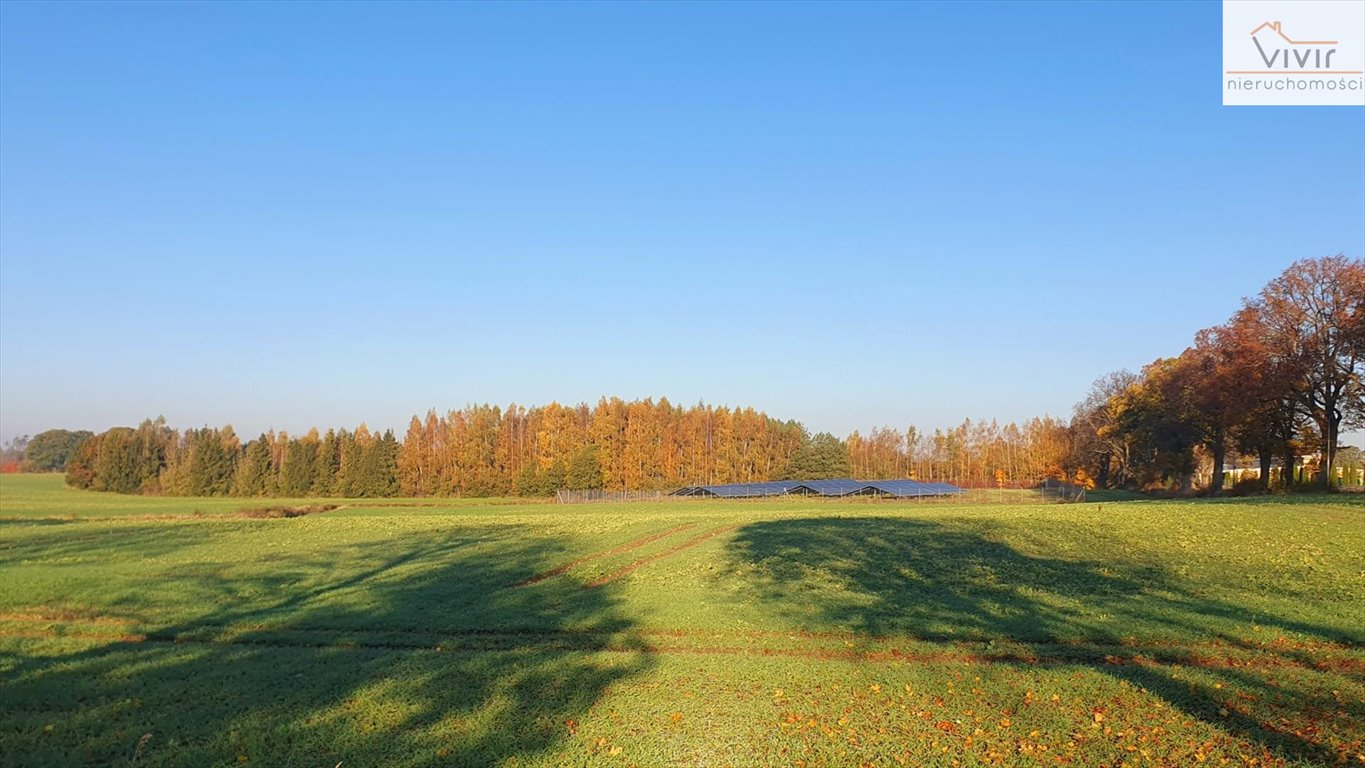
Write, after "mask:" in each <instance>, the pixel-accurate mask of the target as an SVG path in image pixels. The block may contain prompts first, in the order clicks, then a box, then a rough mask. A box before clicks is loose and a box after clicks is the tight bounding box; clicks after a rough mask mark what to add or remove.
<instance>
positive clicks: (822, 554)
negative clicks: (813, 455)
mask: <svg viewBox="0 0 1365 768" xmlns="http://www.w3.org/2000/svg"><path fill="white" fill-rule="evenodd" d="M315 503H318V502H317V500H303V501H294V502H290V501H278V500H271V501H269V502H268V504H267V503H260V502H250V501H244V500H240V499H236V500H229V499H212V500H207V499H150V498H133V497H124V496H110V495H105V494H94V493H87V492H78V491H72V490H68V489H66V488H64V487H62V485H61V480H60V478H57V477H24V476H4V477H0V765H3V766H29V765H54V766H55V765H62V766H65V765H120V766H121V765H138V766H144V765H146V766H154V765H193V766H212V765H244V764H253V765H262V766H281V765H299V766H325V768H332V767H333V766H335V765H336V764H337V763H338V762H340V763H341V764H342V765H343V766H347V767H348V768H350V767H356V766H379V765H383V766H408V765H412V766H417V765H422V766H426V765H432V766H436V765H454V766H464V765H468V766H482V765H506V766H514V765H515V766H549V765H570V766H573V765H594V766H596V765H601V766H630V765H638V766H666V765H667V766H673V765H676V766H694V765H695V766H720V765H742V766H751V765H752V766H757V765H805V766H817V765H827V766H858V765H877V766H883V765H885V766H896V765H912V766H921V765H943V766H956V765H1000V764H1004V765H1078V766H1092V765H1108V766H1117V765H1171V766H1177V765H1179V766H1183V765H1197V764H1207V765H1285V764H1288V765H1337V764H1351V765H1365V498H1361V497H1349V498H1327V497H1320V498H1316V499H1305V498H1301V497H1300V498H1294V499H1292V500H1274V499H1266V500H1255V501H1238V500H1225V501H1206V502H1176V501H1160V502H1158V501H1105V502H1103V504H1102V505H1101V504H1097V503H1087V504H1075V505H1027V504H1019V505H983V506H972V505H963V504H924V503H891V502H865V501H845V502H839V501H828V500H772V501H763V502H725V501H709V502H708V501H672V502H656V503H642V504H605V505H571V506H557V505H552V504H537V503H520V502H516V503H511V502H507V501H503V500H495V501H477V500H465V501H461V500H449V501H446V500H436V501H432V500H399V501H386V502H378V503H377V502H375V501H363V500H359V501H354V500H353V501H344V500H338V501H336V502H334V503H337V504H340V505H342V506H340V508H337V509H334V510H331V511H327V512H324V513H320V514H313V515H308V516H304V517H295V518H288V519H251V518H245V517H240V516H237V515H236V513H237V511H238V510H240V509H242V508H244V507H261V506H267V505H269V506H286V505H290V504H297V505H304V504H315Z"/></svg>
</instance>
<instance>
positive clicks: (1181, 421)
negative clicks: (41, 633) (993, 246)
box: [21, 256, 1365, 497]
mask: <svg viewBox="0 0 1365 768" xmlns="http://www.w3.org/2000/svg"><path fill="white" fill-rule="evenodd" d="M1363 360H1365V266H1363V264H1362V262H1361V261H1360V260H1351V259H1347V258H1345V257H1343V256H1333V257H1327V258H1322V259H1310V260H1305V261H1300V262H1297V263H1295V264H1293V265H1292V266H1290V267H1289V269H1287V270H1286V271H1285V272H1284V273H1283V274H1282V275H1280V276H1279V277H1277V278H1276V279H1275V280H1273V281H1271V282H1270V283H1269V284H1268V285H1267V286H1266V287H1265V288H1264V289H1263V290H1262V291H1261V292H1260V293H1259V294H1258V295H1257V296H1255V297H1252V298H1249V299H1246V300H1245V301H1244V302H1243V306H1242V308H1241V309H1240V310H1239V311H1238V312H1237V313H1236V314H1235V315H1234V316H1233V317H1232V318H1230V319H1229V320H1228V322H1227V323H1225V324H1223V325H1220V326H1217V327H1214V328H1209V329H1205V330H1202V331H1200V332H1198V333H1197V334H1195V337H1194V339H1193V343H1192V344H1191V346H1190V347H1189V348H1188V349H1186V350H1185V351H1184V352H1182V353H1181V354H1179V355H1177V356H1175V357H1170V358H1162V359H1159V360H1156V361H1153V362H1152V363H1151V364H1149V365H1147V366H1145V367H1144V368H1143V369H1142V370H1141V371H1140V372H1139V373H1136V374H1133V373H1129V372H1127V371H1119V372H1116V373H1112V374H1109V375H1107V376H1104V377H1102V378H1101V379H1099V380H1098V381H1097V382H1095V384H1094V386H1093V387H1092V389H1091V391H1090V393H1089V395H1088V396H1087V397H1086V399H1085V400H1084V401H1082V402H1081V403H1080V404H1078V405H1077V406H1076V409H1075V413H1074V415H1073V417H1072V418H1071V419H1070V421H1069V422H1067V421H1062V420H1060V419H1056V418H1052V417H1041V418H1034V419H1031V420H1028V421H1026V422H1023V423H1020V424H1014V423H1010V424H1005V425H1000V424H997V423H996V422H994V421H986V420H978V421H972V420H967V421H964V422H963V423H962V424H960V425H959V426H957V427H955V428H951V429H938V430H934V431H933V432H929V433H926V432H921V431H920V430H918V429H916V428H915V427H914V426H910V427H908V428H906V429H898V428H895V427H877V428H874V429H873V430H872V431H871V432H869V433H868V434H866V435H864V434H862V433H860V432H856V431H855V432H853V433H852V434H851V435H849V436H848V437H847V438H846V439H843V440H841V439H839V438H837V437H835V436H833V435H831V434H828V433H818V434H814V435H812V434H810V433H809V432H808V431H807V430H806V428H805V427H804V426H803V425H802V424H800V423H799V422H796V421H783V420H780V419H776V418H773V417H771V416H768V415H767V414H766V413H764V412H762V411H758V410H755V409H753V408H730V407H726V406H712V405H708V404H704V403H698V404H696V405H692V406H677V405H674V404H672V403H670V402H669V401H668V400H667V399H659V400H654V399H643V400H634V401H624V400H621V399H620V398H615V397H612V398H606V397H604V398H602V399H600V400H598V402H597V403H596V404H595V405H588V404H586V403H580V404H578V405H560V404H558V403H550V404H549V405H545V406H535V407H522V406H518V405H515V404H513V405H509V406H507V407H506V408H501V407H498V406H495V405H487V404H485V405H473V406H468V407H466V408H463V409H460V410H452V411H448V412H446V413H444V414H439V413H437V412H436V411H434V410H433V411H429V412H427V413H426V414H425V415H421V416H414V417H413V418H412V419H411V421H410V422H409V424H408V428H407V431H406V433H405V434H404V436H403V439H402V440H401V441H399V440H398V439H397V437H396V436H395V434H394V433H393V432H392V431H385V432H383V433H372V432H370V430H368V429H367V428H366V427H365V426H364V425H361V426H360V427H357V428H356V429H355V430H353V431H351V430H345V429H341V430H328V431H326V432H325V433H320V432H319V431H318V430H316V429H314V430H310V431H309V432H308V433H306V434H304V435H302V436H295V435H289V434H287V433H284V432H278V433H277V432H267V433H265V434H262V435H260V436H259V437H257V438H255V439H253V440H249V441H247V442H245V443H243V442H242V441H241V440H239V439H238V437H237V435H236V434H235V433H234V432H233V430H232V428H231V427H230V426H229V427H223V428H212V427H204V428H199V429H190V430H186V431H184V432H179V431H177V430H174V429H171V428H170V427H168V426H167V425H166V423H165V421H164V419H156V420H148V421H145V422H143V424H141V425H140V426H138V427H137V428H128V427H118V428H114V429H110V430H108V431H106V432H104V433H101V434H99V435H91V434H90V433H76V432H67V431H65V430H51V431H49V432H46V433H43V434H41V435H38V436H37V437H35V438H33V440H32V441H30V442H29V444H28V446H27V448H25V449H24V453H23V456H24V459H23V462H22V464H21V466H23V467H25V468H29V469H35V470H44V469H48V470H50V469H65V471H66V473H67V480H68V482H69V483H70V484H71V485H74V486H76V487H81V488H91V489H95V490H107V491H117V492H122V493H160V494H174V495H191V496H195V495H206V496H212V495H238V496H290V497H303V496H347V497H379V496H397V495H402V496H499V495H509V494H511V495H524V496H540V495H548V494H553V493H554V492H555V491H557V490H560V489H573V490H589V489H603V490H609V491H621V490H632V491H634V490H646V491H647V490H667V489H671V488H677V487H680V486H685V485H709V484H719V483H744V482H762V481H767V480H783V479H799V480H812V479H825V478H834V477H854V478H858V479H869V480H870V479H884V478H902V477H909V478H913V479H919V480H928V481H946V482H952V483H956V484H959V485H964V486H969V487H1020V486H1031V485H1033V484H1036V483H1037V482H1039V481H1040V480H1042V479H1043V478H1045V477H1059V478H1065V479H1068V480H1073V481H1075V482H1079V483H1081V484H1084V485H1101V486H1107V487H1129V488H1141V489H1153V488H1167V489H1171V490H1180V491H1190V490H1192V489H1193V488H1194V486H1195V481H1196V478H1197V477H1201V476H1202V477H1204V478H1205V481H1204V486H1205V487H1206V488H1207V489H1209V490H1214V491H1218V490H1221V489H1222V488H1223V486H1224V482H1223V467H1224V465H1225V464H1226V463H1228V462H1229V461H1230V460H1234V459H1237V458H1240V457H1243V456H1251V457H1254V459H1255V460H1256V462H1257V463H1258V469H1259V472H1258V474H1259V479H1258V480H1257V484H1258V485H1259V487H1260V488H1261V489H1262V490H1268V489H1269V484H1270V480H1271V477H1272V475H1273V474H1275V473H1274V472H1273V471H1272V470H1273V469H1278V470H1279V473H1278V481H1279V482H1280V483H1281V484H1285V485H1288V484H1293V483H1294V482H1296V481H1297V480H1301V479H1303V478H1301V477H1300V475H1299V474H1298V472H1297V471H1296V470H1297V469H1298V468H1300V466H1301V465H1302V464H1305V463H1306V466H1307V469H1308V471H1310V472H1311V473H1312V475H1313V477H1312V479H1313V480H1314V481H1315V482H1316V484H1317V486H1318V487H1322V486H1325V485H1327V484H1328V483H1330V482H1331V478H1332V469H1333V467H1334V466H1335V464H1336V462H1337V461H1338V458H1339V457H1338V453H1339V450H1340V447H1339V445H1338V443H1339V436H1340V434H1341V430H1342V429H1343V428H1349V427H1351V426H1354V425H1359V424H1362V423H1363V422H1365V397H1363V396H1362V386H1361V369H1362V367H1363V366H1365V363H1362V361H1363ZM30 454H31V456H30ZM1303 457H1308V461H1307V462H1304V461H1301V459H1303ZM1277 463H1278V467H1276V466H1275V465H1276V464H1277ZM1203 468H1207V471H1201V469H1203Z"/></svg>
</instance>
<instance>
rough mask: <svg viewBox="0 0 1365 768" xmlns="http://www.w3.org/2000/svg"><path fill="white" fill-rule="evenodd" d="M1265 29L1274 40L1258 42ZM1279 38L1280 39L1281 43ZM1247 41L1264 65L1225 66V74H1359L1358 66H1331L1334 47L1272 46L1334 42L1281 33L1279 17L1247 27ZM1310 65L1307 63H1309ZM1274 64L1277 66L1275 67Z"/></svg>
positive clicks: (1331, 43) (1282, 30) (1282, 31)
mask: <svg viewBox="0 0 1365 768" xmlns="http://www.w3.org/2000/svg"><path fill="white" fill-rule="evenodd" d="M1266 30H1269V31H1271V32H1274V33H1275V36H1276V37H1278V38H1279V39H1278V40H1275V39H1274V38H1271V40H1270V41H1268V43H1267V44H1262V42H1261V40H1260V37H1258V35H1263V36H1264V37H1268V38H1269V37H1270V35H1269V34H1263V33H1265V32H1266ZM1281 41H1283V43H1281ZM1251 43H1252V45H1254V46H1256V53H1258V54H1259V55H1260V57H1261V61H1262V62H1264V63H1265V69H1229V70H1226V72H1225V74H1229V75H1279V74H1285V73H1293V74H1298V75H1359V74H1362V71H1361V70H1358V69H1332V55H1333V54H1335V53H1336V52H1337V49H1336V48H1326V49H1324V48H1299V49H1293V48H1282V47H1276V46H1278V45H1281V44H1287V45H1297V46H1328V45H1337V41H1336V40H1295V39H1293V38H1292V37H1290V36H1289V35H1287V34H1285V32H1284V26H1283V25H1282V24H1281V22H1279V21H1263V22H1261V23H1260V24H1259V25H1258V26H1257V27H1256V28H1255V29H1253V30H1251ZM1310 63H1311V64H1312V65H1313V66H1311V67H1310V66H1308V65H1309V64H1310ZM1277 67H1278V68H1277Z"/></svg>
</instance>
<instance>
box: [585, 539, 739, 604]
mask: <svg viewBox="0 0 1365 768" xmlns="http://www.w3.org/2000/svg"><path fill="white" fill-rule="evenodd" d="M738 527H739V526H738V525H726V526H722V527H720V528H716V529H714V530H710V531H707V532H706V533H703V534H701V535H700V536H694V537H692V538H690V539H688V540H687V541H684V542H683V543H681V544H679V545H678V546H676V547H673V548H671V549H666V550H664V551H663V552H659V553H658V554H654V555H650V556H649V557H644V558H641V559H639V560H636V561H635V562H633V563H631V564H630V565H627V566H626V567H624V568H621V569H620V570H617V571H613V572H611V573H609V574H607V575H606V576H603V577H602V578H600V579H594V580H592V581H590V582H588V583H587V584H584V585H583V588H584V589H596V588H597V587H600V586H602V585H603V584H607V583H610V582H613V581H616V580H617V579H620V578H624V577H626V576H629V575H630V574H632V573H634V572H635V571H637V570H639V569H640V568H643V567H645V566H646V565H649V564H650V563H655V562H658V561H660V560H663V559H664V558H666V557H672V556H673V555H676V554H678V553H679V552H681V551H683V550H684V549H690V548H692V547H695V546H697V545H698V544H701V543H703V542H705V541H707V540H709V539H713V538H715V537H717V536H719V535H721V534H723V533H729V532H730V531H733V530H734V529H736V528H738Z"/></svg>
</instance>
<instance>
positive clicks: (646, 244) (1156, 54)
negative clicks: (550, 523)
mask: <svg viewBox="0 0 1365 768" xmlns="http://www.w3.org/2000/svg"><path fill="white" fill-rule="evenodd" d="M1220 19H1221V6H1220V5H1219V4H1218V3H1198V4H1181V3H1142V4H1127V5H1125V4H1119V3H1094V4H1085V3H1057V4H1040V5H1035V4H1028V3H1007V4H999V5H986V4H981V5H973V4H957V5H923V4H906V5H892V4H871V5H848V4H840V5H820V4H799V5H779V4H776V3H760V4H752V5H736V4H719V3H699V4H690V5H655V4H651V5H640V4H597V5H570V4H560V3H556V4H544V5H532V4H525V5H511V4H499V5H492V4H489V5H475V4H421V5H416V4H414V5H394V4H386V5H363V4H332V5H324V4H319V3H304V4H295V5H284V4H271V3H249V4H239V5H213V4H201V3H195V4H168V3H158V4H147V5H116V4H112V3H87V4H21V3H16V2H5V3H2V4H0V422H2V423H0V436H2V437H4V438H6V439H8V438H9V437H11V436H13V435H15V434H20V433H32V432H37V431H39V430H42V429H45V428H49V427H58V426H60V427H68V428H87V429H94V430H100V429H104V428H107V427H109V426H112V425H116V424H134V423H136V422H137V421H138V420H140V419H141V418H143V417H145V416H155V415H157V414H164V415H165V416H166V417H167V418H168V419H169V420H170V422H171V423H172V424H175V425H178V426H182V427H186V426H195V425H202V424H221V423H225V422H231V423H232V424H233V425H234V426H236V427H237V429H238V431H239V432H241V433H244V434H249V435H254V434H255V433H257V432H259V431H261V430H263V429H266V428H269V427H275V428H284V429H288V430H290V431H295V430H300V429H304V428H307V427H308V426H310V425H313V424H318V425H323V426H330V425H336V426H354V425H355V424H357V423H359V422H361V421H366V422H368V423H369V424H370V425H371V426H372V427H373V426H379V427H386V426H393V427H399V428H401V427H402V426H403V425H404V424H405V423H406V420H407V418H408V417H409V416H410V415H411V414H413V413H416V412H423V411H425V410H426V409H427V408H429V407H436V408H438V409H441V410H444V409H446V408H451V407H460V406H463V405H465V404H466V403H470V402H483V401H491V402H495V403H499V404H504V405H505V404H506V403H507V402H509V401H516V402H519V403H523V404H526V403H544V402H548V401H550V400H559V401H561V402H577V401H580V400H588V401H595V400H596V398H597V397H598V396H599V395H601V394H616V395H620V396H622V397H626V398H633V397H644V396H656V397H657V396H660V395H662V396H667V397H668V398H670V399H671V400H673V401H675V402H684V403H691V402H696V401H697V400H699V399H705V400H706V401H707V402H713V403H727V404H752V405H754V406H756V407H760V408H762V409H765V410H767V411H768V412H769V413H770V414H773V415H775V416H779V417H782V418H796V419H799V420H802V421H804V422H805V423H806V424H807V425H808V426H809V427H811V428H813V429H827V430H832V431H834V432H836V433H838V434H841V435H842V434H846V433H847V432H848V431H850V430H852V429H855V428H859V429H863V430H866V429H867V428H869V427H871V426H873V425H876V424H892V425H895V426H898V427H904V426H905V425H908V424H911V423H914V424H917V425H920V426H921V427H928V428H932V427H935V426H945V425H950V424H955V423H957V422H959V421H960V420H961V419H962V418H963V417H967V416H970V417H973V418H976V417H981V416H985V417H997V418H1000V419H1001V420H1012V419H1023V418H1027V417H1030V416H1033V415H1037V414H1043V413H1051V414H1054V415H1061V416H1066V415H1069V414H1070V411H1071V407H1072V405H1073V403H1075V402H1076V401H1077V400H1078V399H1080V398H1081V397H1082V396H1083V395H1084V393H1085V391H1086V389H1087V388H1088V386H1089V384H1090V382H1091V381H1092V380H1093V379H1095V378H1096V377H1098V376H1099V375H1101V374H1103V373H1105V372H1107V371H1110V370H1113V369H1116V368H1124V367H1126V368H1130V369H1137V368H1139V367H1140V366H1142V365H1143V364H1144V363H1147V362H1149V361H1150V360H1152V359H1153V358H1155V357H1158V356H1161V355H1171V354H1176V353H1179V352H1180V351H1181V350H1182V349H1183V348H1184V347H1185V346H1186V345H1187V344H1188V343H1189V341H1190V339H1191V337H1192V335H1193V333H1194V331H1195V330H1197V329H1199V328H1201V327H1204V326H1208V325H1212V324H1215V323H1218V322H1221V321H1223V320H1224V319H1226V318H1227V317H1228V316H1229V315H1230V314H1231V313H1232V311H1233V310H1234V309H1235V308H1236V307H1237V306H1238V303H1239V301H1240V299H1241V297H1243V296H1245V295H1248V294H1251V293H1254V292H1255V291H1257V290H1258V289H1259V288H1260V286H1261V285H1263V284H1264V283H1265V282H1266V281H1267V280H1269V279H1270V278H1272V277H1274V276H1275V275H1276V274H1278V273H1279V272H1280V271H1281V270H1283V269H1284V268H1285V267H1286V266H1287V265H1288V264H1289V263H1290V262H1291V261H1293V260H1295V259H1298V258H1302V257H1310V256H1322V255H1327V254H1333V253H1338V252H1345V253H1346V254H1347V255H1350V256H1354V257H1359V256H1361V255H1362V253H1363V252H1365V110H1361V109H1355V108H1317V107H1314V108H1305V107H1287V108H1285V107H1277V108H1269V107H1260V108H1225V107H1222V106H1220V99H1221V96H1220V83H1219V74H1218V73H1219V69H1220V56H1221V53H1220V44H1221V38H1220V35H1221V32H1220Z"/></svg>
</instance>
